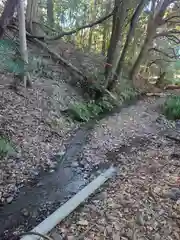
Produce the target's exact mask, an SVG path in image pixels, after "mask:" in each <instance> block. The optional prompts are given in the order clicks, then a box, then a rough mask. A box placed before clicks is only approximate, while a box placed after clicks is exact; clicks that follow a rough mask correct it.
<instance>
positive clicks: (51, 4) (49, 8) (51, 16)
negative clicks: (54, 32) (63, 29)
mask: <svg viewBox="0 0 180 240" xmlns="http://www.w3.org/2000/svg"><path fill="white" fill-rule="evenodd" d="M47 17H48V22H49V25H50V26H51V27H54V0H47Z"/></svg>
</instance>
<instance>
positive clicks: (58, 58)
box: [33, 38, 87, 79]
mask: <svg viewBox="0 0 180 240" xmlns="http://www.w3.org/2000/svg"><path fill="white" fill-rule="evenodd" d="M33 41H34V42H36V43H38V44H39V45H40V46H41V47H43V48H44V49H46V50H47V51H48V52H49V53H50V54H51V56H52V57H53V58H55V59H56V60H58V61H59V62H61V64H62V65H64V66H65V67H67V68H69V69H70V70H71V72H72V71H73V72H75V73H77V74H78V75H80V76H81V77H83V78H84V79H87V77H86V76H85V75H84V74H83V73H82V72H81V71H80V70H79V69H78V68H76V67H75V66H74V65H72V64H71V63H69V62H68V61H67V60H65V59H64V58H63V57H61V56H60V55H59V54H57V53H56V52H54V51H52V50H51V49H50V48H49V47H48V46H47V44H46V43H43V42H41V41H40V40H38V39H36V38H35V39H33Z"/></svg>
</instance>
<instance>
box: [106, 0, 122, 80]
mask: <svg viewBox="0 0 180 240" xmlns="http://www.w3.org/2000/svg"><path fill="white" fill-rule="evenodd" d="M120 4H121V2H120V1H119V0H115V3H114V6H115V7H114V14H113V21H112V31H111V38H110V43H109V48H108V53H107V61H106V62H107V65H106V67H105V77H106V79H107V78H108V75H109V72H110V68H109V66H110V65H112V61H113V56H114V52H115V49H116V45H117V42H118V39H119V35H120V19H119V18H120V17H119V16H120V15H119V9H120Z"/></svg>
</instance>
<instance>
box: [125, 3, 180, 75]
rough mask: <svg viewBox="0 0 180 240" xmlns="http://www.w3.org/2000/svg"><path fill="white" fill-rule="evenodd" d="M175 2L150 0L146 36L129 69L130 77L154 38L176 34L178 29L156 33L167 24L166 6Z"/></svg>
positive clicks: (137, 67)
mask: <svg viewBox="0 0 180 240" xmlns="http://www.w3.org/2000/svg"><path fill="white" fill-rule="evenodd" d="M175 3H178V1H175V0H161V1H158V2H156V1H155V0H154V1H152V7H151V12H150V15H149V20H148V24H147V33H146V38H145V40H144V43H143V45H142V48H141V50H140V53H139V55H138V57H137V59H136V61H135V63H134V65H133V67H132V69H131V72H130V75H129V76H130V78H131V79H133V78H134V77H135V76H136V74H137V72H138V70H139V67H140V65H141V63H142V61H143V60H144V58H145V56H146V54H147V53H148V49H149V47H150V46H151V44H152V43H153V39H154V38H157V37H160V36H163V35H164V36H165V35H167V36H168V35H169V34H171V33H172V35H173V36H174V34H178V31H171V32H169V33H168V32H167V31H165V32H164V33H163V32H162V33H157V29H158V28H159V27H162V26H163V25H164V24H167V22H168V21H169V20H170V19H169V18H164V17H165V13H166V11H167V10H168V7H169V6H170V4H175Z"/></svg>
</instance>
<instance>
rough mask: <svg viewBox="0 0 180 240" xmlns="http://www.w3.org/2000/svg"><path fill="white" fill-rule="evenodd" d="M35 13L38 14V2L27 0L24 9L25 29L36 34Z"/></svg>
mask: <svg viewBox="0 0 180 240" xmlns="http://www.w3.org/2000/svg"><path fill="white" fill-rule="evenodd" d="M37 12H38V1H37V0H27V9H26V27H27V30H28V31H29V32H30V33H32V34H36V29H35V26H34V25H35V22H37Z"/></svg>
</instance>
